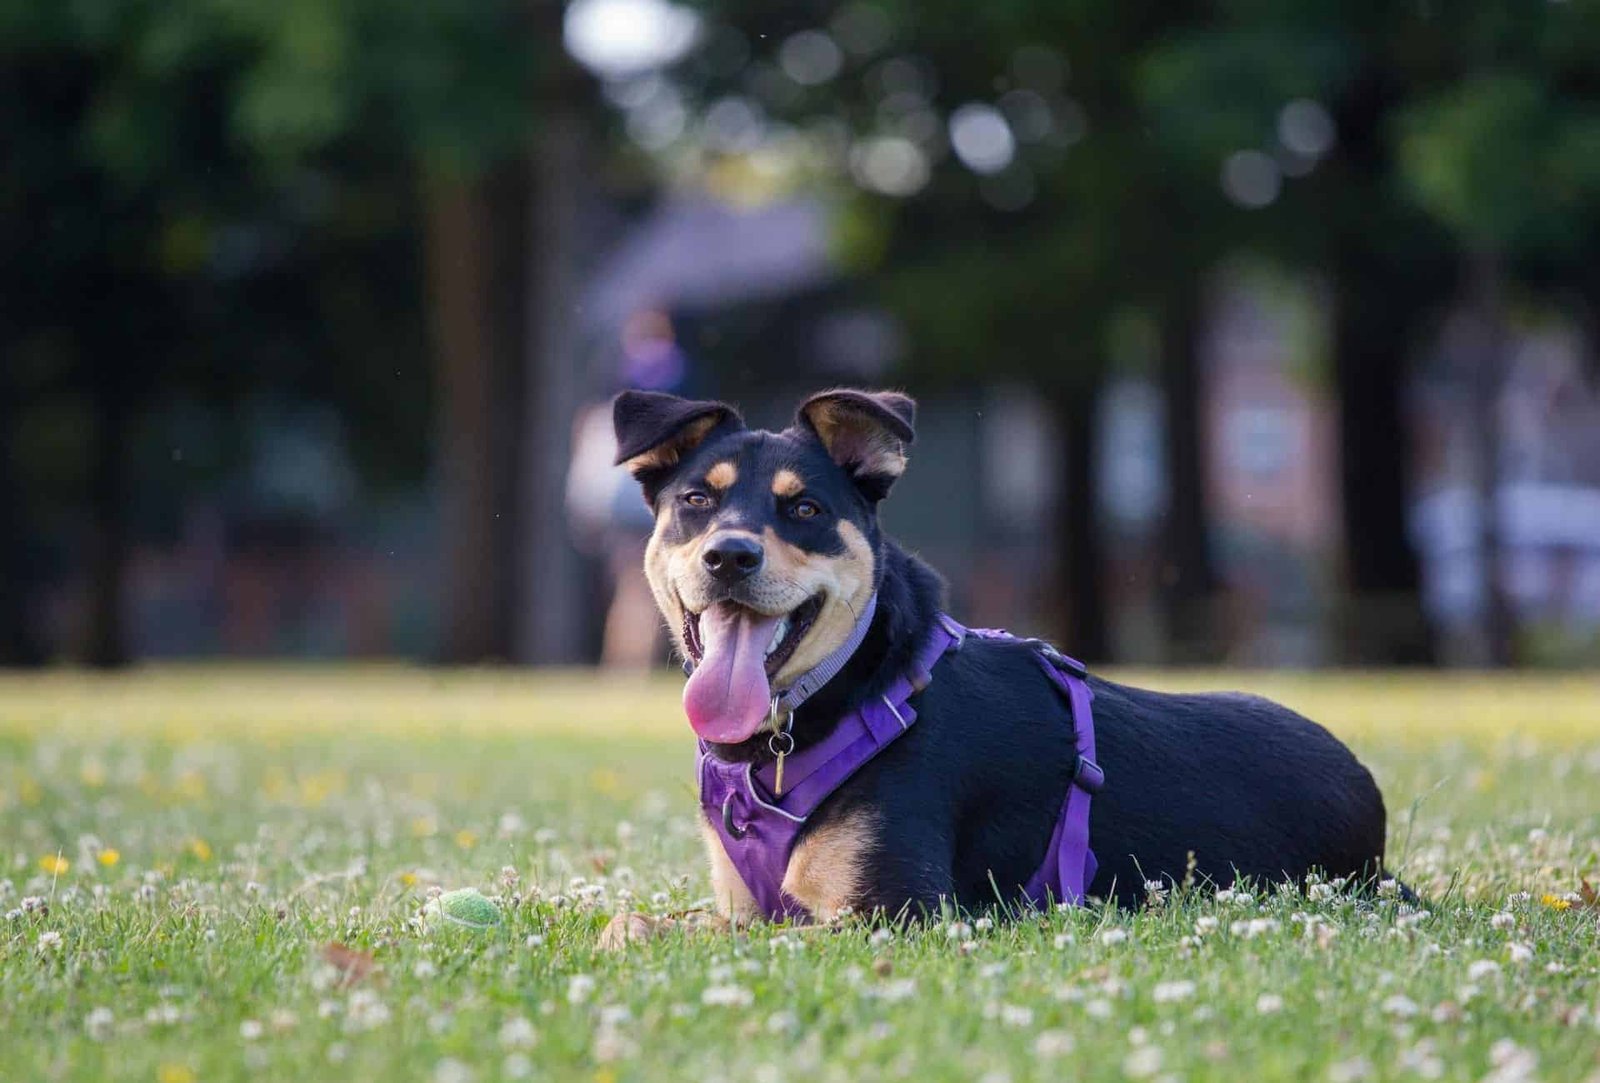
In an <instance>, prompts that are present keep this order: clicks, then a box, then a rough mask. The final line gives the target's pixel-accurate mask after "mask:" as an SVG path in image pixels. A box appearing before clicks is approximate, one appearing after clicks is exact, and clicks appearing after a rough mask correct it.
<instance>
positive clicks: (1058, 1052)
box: [1033, 1030, 1078, 1057]
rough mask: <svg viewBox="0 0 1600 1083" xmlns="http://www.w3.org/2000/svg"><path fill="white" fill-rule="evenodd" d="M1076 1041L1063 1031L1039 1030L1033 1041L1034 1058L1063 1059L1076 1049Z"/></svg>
mask: <svg viewBox="0 0 1600 1083" xmlns="http://www.w3.org/2000/svg"><path fill="white" fill-rule="evenodd" d="M1077 1044H1078V1043H1077V1041H1076V1040H1075V1039H1074V1038H1073V1037H1072V1035H1071V1034H1068V1033H1067V1032H1066V1031H1064V1030H1041V1031H1040V1032H1039V1036H1038V1037H1037V1038H1035V1039H1034V1040H1033V1054H1034V1056H1036V1057H1064V1056H1066V1055H1067V1054H1069V1053H1071V1052H1072V1051H1073V1049H1074V1048H1076V1047H1077Z"/></svg>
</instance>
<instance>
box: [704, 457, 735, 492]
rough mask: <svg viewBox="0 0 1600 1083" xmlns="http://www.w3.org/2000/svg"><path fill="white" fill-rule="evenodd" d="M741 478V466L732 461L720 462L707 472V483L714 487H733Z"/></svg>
mask: <svg viewBox="0 0 1600 1083" xmlns="http://www.w3.org/2000/svg"><path fill="white" fill-rule="evenodd" d="M738 480H739V468H738V467H737V466H734V465H733V464H732V463H727V462H723V463H718V464H717V465H716V466H713V467H712V468H711V470H710V472H708V473H707V474H706V484H707V485H709V486H711V487H712V488H713V489H731V488H732V487H733V483H734V482H736V481H738Z"/></svg>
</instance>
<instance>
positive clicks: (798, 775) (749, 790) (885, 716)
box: [699, 613, 1105, 921]
mask: <svg viewBox="0 0 1600 1083" xmlns="http://www.w3.org/2000/svg"><path fill="white" fill-rule="evenodd" d="M969 635H972V636H977V637H978V638H980V639H994V640H1003V641H1008V642H1015V643H1025V644H1027V645H1028V646H1029V647H1031V648H1032V649H1033V652H1034V657H1036V658H1037V659H1038V660H1039V665H1040V668H1041V669H1043V670H1044V673H1045V675H1046V676H1047V677H1048V678H1049V679H1050V681H1051V683H1052V684H1054V685H1055V686H1056V688H1058V689H1059V690H1060V691H1061V693H1062V695H1063V696H1065V697H1066V699H1067V703H1068V705H1069V706H1070V707H1071V710H1072V720H1073V728H1074V730H1075V732H1076V735H1077V743H1078V748H1077V759H1076V767H1075V769H1074V771H1073V778H1072V784H1071V785H1070V786H1068V788H1067V797H1066V800H1065V801H1064V802H1063V803H1062V806H1061V815H1060V817H1059V818H1058V819H1057V820H1056V828H1055V832H1054V833H1053V834H1052V835H1051V836H1050V847H1049V849H1048V851H1047V852H1046V853H1045V856H1044V862H1043V863H1042V864H1041V865H1040V866H1039V870H1038V871H1037V872H1035V873H1034V874H1033V877H1032V879H1030V880H1029V881H1028V883H1027V884H1026V885H1025V886H1024V888H1023V893H1024V895H1025V896H1026V897H1027V899H1028V901H1029V902H1031V903H1032V904H1034V905H1035V906H1044V905H1047V904H1048V903H1049V902H1050V901H1051V900H1055V901H1058V902H1066V903H1079V902H1081V901H1082V900H1083V897H1084V893H1085V892H1086V891H1087V890H1088V887H1089V885H1090V883H1092V882H1093V880H1094V874H1095V869H1096V867H1097V866H1096V862H1095V858H1094V853H1093V851H1091V850H1090V849H1089V798H1090V796H1091V795H1092V794H1095V793H1098V792H1099V790H1100V788H1101V787H1102V786H1103V785H1105V773H1104V772H1103V771H1101V770H1100V767H1099V765H1098V764H1097V763H1095V758H1094V756H1095V752H1094V717H1093V714H1092V713H1091V710H1090V706H1089V703H1090V700H1092V699H1093V698H1094V693H1093V692H1092V691H1091V690H1090V688H1089V685H1088V682H1087V681H1085V680H1084V678H1085V677H1087V676H1088V672H1087V671H1086V670H1085V669H1084V667H1083V666H1082V665H1081V664H1080V663H1078V662H1075V661H1073V660H1072V659H1070V658H1068V657H1066V656H1065V655H1063V654H1061V653H1059V652H1058V651H1057V650H1056V649H1055V648H1054V647H1052V646H1050V645H1049V644H1048V643H1044V642H1041V641H1040V640H1037V639H1019V638H1018V637H1016V636H1013V635H1011V634H1009V633H1007V632H1003V631H999V630H996V629H990V628H981V629H978V628H974V629H968V628H963V627H962V626H961V625H960V624H957V623H956V622H955V621H954V620H952V619H950V618H949V617H948V616H945V615H944V614H942V613H941V614H940V615H939V621H938V624H937V625H936V626H935V628H934V630H933V634H932V636H931V638H930V639H929V641H928V643H927V645H926V646H924V647H923V649H922V650H921V651H920V652H919V653H918V654H917V657H916V659H915V660H914V661H913V662H912V664H911V668H910V669H909V670H908V671H907V672H905V673H902V674H901V675H900V676H899V677H896V678H895V680H894V682H893V683H891V684H890V685H889V687H888V689H887V690H886V691H885V692H884V693H883V694H882V695H881V696H879V697H878V698H877V699H874V700H869V701H868V702H866V703H864V704H862V705H861V706H860V707H858V708H856V709H855V710H853V711H851V712H850V713H849V714H847V715H845V716H844V717H843V718H841V719H840V720H839V724H838V725H837V726H835V727H834V729H833V732H832V733H830V734H829V735H828V736H827V737H826V738H824V739H823V740H822V741H820V742H818V743H817V744H815V745H812V746H811V747H809V748H806V749H804V750H803V751H800V752H796V753H794V754H792V755H790V756H788V757H787V763H785V765H784V778H783V781H784V791H783V793H782V794H781V795H778V796H775V795H774V794H773V784H774V778H773V775H774V767H773V765H772V764H770V763H768V764H764V765H762V766H761V767H759V768H758V767H756V766H755V765H754V764H752V763H729V762H727V761H725V760H719V759H717V757H715V756H713V755H712V754H711V753H710V752H708V751H707V750H706V748H705V746H704V744H703V743H702V745H701V748H700V767H699V771H700V807H701V809H702V810H703V811H704V812H705V815H706V818H707V819H708V820H709V821H710V822H711V825H712V827H713V828H715V829H716V832H717V835H718V837H719V838H720V839H721V840H722V848H723V849H724V850H725V851H726V852H727V854H728V859H729V860H730V861H732V862H733V866H734V868H736V869H738V870H739V875H740V877H741V878H742V879H743V880H744V883H745V886H746V887H747V888H749V889H750V894H751V895H753V896H754V897H755V901H756V906H757V907H758V908H759V909H760V911H761V912H762V913H763V914H764V915H765V916H766V917H767V919H768V920H769V921H780V920H783V919H786V918H787V919H790V920H795V921H805V920H808V919H809V918H810V914H808V913H807V912H806V909H805V907H803V906H801V905H800V904H799V903H798V902H796V901H795V900H794V899H792V898H790V897H789V896H788V895H787V894H785V893H784V891H783V888H782V886H781V885H782V884H783V876H784V873H785V871H786V870H787V869H788V867H789V855H790V854H791V853H792V852H793V851H794V846H795V841H796V840H797V839H798V838H799V836H800V831H801V829H802V828H803V827H804V826H805V823H806V820H807V818H808V817H810V815H811V814H812V813H813V812H815V811H816V809H817V806H819V805H821V804H822V802H824V801H826V800H827V799H828V797H829V796H830V795H832V794H833V792H834V791H835V790H837V789H838V788H839V787H840V786H842V785H844V783H845V782H846V781H847V780H848V779H849V778H850V777H851V776H852V775H854V774H855V773H856V772H857V771H859V770H860V769H861V768H862V767H863V766H865V765H866V763H867V761H869V760H871V759H872V757H874V756H876V755H877V754H878V753H879V752H881V751H883V749H885V748H887V747H888V746H889V744H890V742H892V741H893V740H894V739H895V738H897V737H899V736H900V735H901V734H902V733H904V732H905V731H906V730H908V729H910V728H911V726H912V725H913V724H914V723H915V722H916V720H917V712H916V709H915V708H913V707H912V706H911V703H910V701H911V697H912V696H914V695H916V694H917V693H918V692H920V691H922V690H923V689H924V688H926V687H927V686H928V684H929V682H930V681H931V680H932V674H933V667H934V665H935V664H936V663H937V662H938V661H939V659H941V658H943V657H944V655H945V652H947V651H951V650H959V649H960V647H961V644H962V642H963V641H964V640H965V639H966V637H967V636H969Z"/></svg>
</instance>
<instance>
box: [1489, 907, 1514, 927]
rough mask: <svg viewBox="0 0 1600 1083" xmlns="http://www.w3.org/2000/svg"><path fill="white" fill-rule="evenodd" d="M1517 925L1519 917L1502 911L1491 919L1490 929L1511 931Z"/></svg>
mask: <svg viewBox="0 0 1600 1083" xmlns="http://www.w3.org/2000/svg"><path fill="white" fill-rule="evenodd" d="M1516 923H1517V916H1516V915H1515V914H1512V913H1509V912H1507V911H1505V910H1502V911H1500V912H1499V913H1498V914H1496V915H1495V916H1494V917H1492V918H1490V919H1489V927H1490V928H1491V929H1509V928H1511V927H1512V926H1514V925H1516Z"/></svg>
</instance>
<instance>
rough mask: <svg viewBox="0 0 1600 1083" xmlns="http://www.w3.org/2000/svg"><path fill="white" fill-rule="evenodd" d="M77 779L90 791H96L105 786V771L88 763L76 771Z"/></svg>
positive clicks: (99, 765)
mask: <svg viewBox="0 0 1600 1083" xmlns="http://www.w3.org/2000/svg"><path fill="white" fill-rule="evenodd" d="M78 777H79V778H80V779H82V780H83V784H84V785H85V786H88V787H89V788H90V789H93V790H98V789H99V788H100V787H101V786H104V785H105V784H106V769H105V767H104V766H103V765H101V764H98V763H95V762H93V761H90V762H89V763H86V764H84V765H83V767H82V769H81V770H79V771H78Z"/></svg>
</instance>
